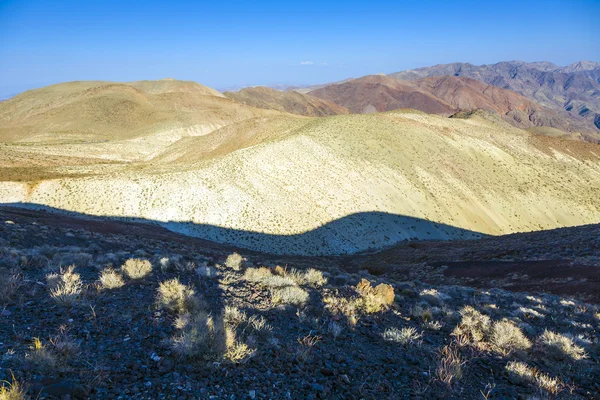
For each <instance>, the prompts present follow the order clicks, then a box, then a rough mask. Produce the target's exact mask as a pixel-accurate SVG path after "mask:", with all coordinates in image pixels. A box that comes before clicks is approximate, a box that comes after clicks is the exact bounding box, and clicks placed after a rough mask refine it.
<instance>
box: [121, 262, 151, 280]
mask: <svg viewBox="0 0 600 400" xmlns="http://www.w3.org/2000/svg"><path fill="white" fill-rule="evenodd" d="M121 269H122V271H123V273H124V274H125V275H127V277H129V279H142V278H145V277H146V276H148V275H149V274H150V273H151V272H152V263H150V261H148V260H143V259H140V258H130V259H129V260H127V261H125V264H123V266H122V267H121Z"/></svg>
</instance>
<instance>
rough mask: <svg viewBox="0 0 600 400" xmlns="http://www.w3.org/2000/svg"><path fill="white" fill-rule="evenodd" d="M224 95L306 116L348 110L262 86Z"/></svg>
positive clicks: (301, 95) (253, 105)
mask: <svg viewBox="0 0 600 400" xmlns="http://www.w3.org/2000/svg"><path fill="white" fill-rule="evenodd" d="M224 94H225V96H227V97H229V98H231V99H233V100H235V101H237V102H238V103H242V104H246V105H248V106H252V107H258V108H264V109H267V110H277V111H283V112H289V113H292V114H298V115H305V116H308V117H324V116H327V115H337V114H348V110H347V109H346V108H344V107H341V106H339V105H337V104H335V103H333V102H330V101H325V100H322V99H319V98H316V97H313V96H310V95H306V94H301V93H298V92H295V91H279V90H275V89H271V88H267V87H263V86H256V87H249V88H245V89H242V90H240V91H238V92H225V93H224Z"/></svg>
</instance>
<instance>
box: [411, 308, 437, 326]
mask: <svg viewBox="0 0 600 400" xmlns="http://www.w3.org/2000/svg"><path fill="white" fill-rule="evenodd" d="M410 315H412V316H413V317H416V318H420V319H422V320H423V322H424V323H427V322H429V321H431V320H432V318H433V313H432V312H431V309H430V308H429V307H427V305H425V304H415V305H414V306H413V307H411V309H410Z"/></svg>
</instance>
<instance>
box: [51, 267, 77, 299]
mask: <svg viewBox="0 0 600 400" xmlns="http://www.w3.org/2000/svg"><path fill="white" fill-rule="evenodd" d="M46 281H47V282H48V286H49V288H50V296H52V298H53V299H54V300H55V301H56V302H57V303H58V304H62V305H66V306H69V305H73V304H74V303H76V302H77V301H78V300H79V298H80V296H81V292H82V290H83V282H81V277H80V276H79V274H78V273H76V272H75V266H74V265H71V266H69V267H67V268H66V269H65V268H61V269H60V273H58V274H54V273H53V274H49V275H47V276H46Z"/></svg>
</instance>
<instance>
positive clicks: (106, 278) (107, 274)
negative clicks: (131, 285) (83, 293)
mask: <svg viewBox="0 0 600 400" xmlns="http://www.w3.org/2000/svg"><path fill="white" fill-rule="evenodd" d="M98 280H99V281H100V289H109V290H110V289H118V288H120V287H123V285H125V282H124V281H123V277H122V276H121V274H119V273H118V272H117V271H115V270H114V269H112V268H105V269H103V270H102V272H101V273H100V278H99V279H98Z"/></svg>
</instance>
